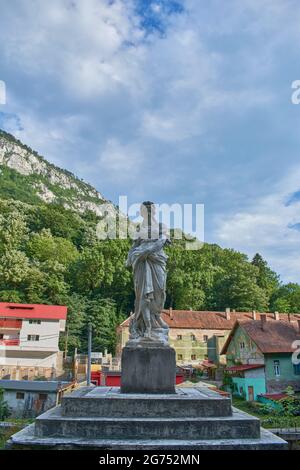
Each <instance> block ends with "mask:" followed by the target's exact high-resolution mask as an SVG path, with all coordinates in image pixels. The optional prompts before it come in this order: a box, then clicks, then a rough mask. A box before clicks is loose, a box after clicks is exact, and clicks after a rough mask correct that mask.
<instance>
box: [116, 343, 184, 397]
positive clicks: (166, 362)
mask: <svg viewBox="0 0 300 470" xmlns="http://www.w3.org/2000/svg"><path fill="white" fill-rule="evenodd" d="M175 380H176V358H175V350H174V349H173V348H171V347H170V346H165V345H162V344H160V343H155V342H150V343H146V342H144V344H141V343H138V344H133V345H130V344H129V343H128V344H127V345H126V346H125V348H123V351H122V359H121V393H175Z"/></svg>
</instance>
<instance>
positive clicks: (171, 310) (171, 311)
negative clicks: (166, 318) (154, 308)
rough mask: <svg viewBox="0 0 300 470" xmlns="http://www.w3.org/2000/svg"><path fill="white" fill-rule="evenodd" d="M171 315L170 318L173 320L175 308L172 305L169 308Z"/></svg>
mask: <svg viewBox="0 0 300 470" xmlns="http://www.w3.org/2000/svg"><path fill="white" fill-rule="evenodd" d="M169 315H170V320H173V309H172V307H170V308H169Z"/></svg>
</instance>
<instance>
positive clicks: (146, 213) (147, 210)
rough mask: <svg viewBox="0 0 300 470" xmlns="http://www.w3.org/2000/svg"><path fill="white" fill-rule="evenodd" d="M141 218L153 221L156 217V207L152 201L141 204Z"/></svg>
mask: <svg viewBox="0 0 300 470" xmlns="http://www.w3.org/2000/svg"><path fill="white" fill-rule="evenodd" d="M140 212H141V216H142V217H143V219H144V220H145V219H146V220H149V219H150V220H151V219H153V218H154V216H155V205H154V202H151V201H144V202H142V204H141V208H140Z"/></svg>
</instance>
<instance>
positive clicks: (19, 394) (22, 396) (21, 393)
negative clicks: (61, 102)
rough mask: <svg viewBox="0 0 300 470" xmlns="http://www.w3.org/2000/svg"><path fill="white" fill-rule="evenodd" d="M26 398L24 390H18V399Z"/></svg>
mask: <svg viewBox="0 0 300 470" xmlns="http://www.w3.org/2000/svg"><path fill="white" fill-rule="evenodd" d="M24 398H25V393H24V392H17V393H16V399H17V400H24Z"/></svg>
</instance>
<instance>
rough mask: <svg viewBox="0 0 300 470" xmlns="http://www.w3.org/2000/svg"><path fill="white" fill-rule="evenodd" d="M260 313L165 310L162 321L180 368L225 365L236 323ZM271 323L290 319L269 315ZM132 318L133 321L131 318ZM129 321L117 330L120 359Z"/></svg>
mask: <svg viewBox="0 0 300 470" xmlns="http://www.w3.org/2000/svg"><path fill="white" fill-rule="evenodd" d="M256 316H257V314H256V312H235V311H230V309H226V311H225V312H211V311H194V310H173V309H169V310H163V311H162V319H163V320H164V321H165V322H166V323H167V324H168V325H169V328H170V330H169V340H170V345H171V346H172V347H173V348H174V349H175V351H176V362H177V364H178V365H179V366H183V365H187V364H190V365H195V366H196V365H199V364H201V363H202V362H203V361H212V362H214V363H215V364H222V363H223V364H224V363H225V362H226V358H225V356H224V355H223V356H221V354H220V352H221V350H222V347H223V345H224V344H225V341H226V339H227V337H228V335H229V333H230V331H231V329H232V328H233V326H234V324H235V322H236V320H253V319H256ZM267 316H268V317H269V318H271V319H278V320H279V319H287V315H286V314H278V313H275V314H273V313H268V314H267ZM129 318H130V317H129ZM129 318H127V319H126V320H125V321H124V322H123V323H121V324H120V325H119V327H118V329H117V336H118V340H117V356H120V355H121V351H122V348H123V347H124V346H125V344H126V342H127V341H128V338H129Z"/></svg>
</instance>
